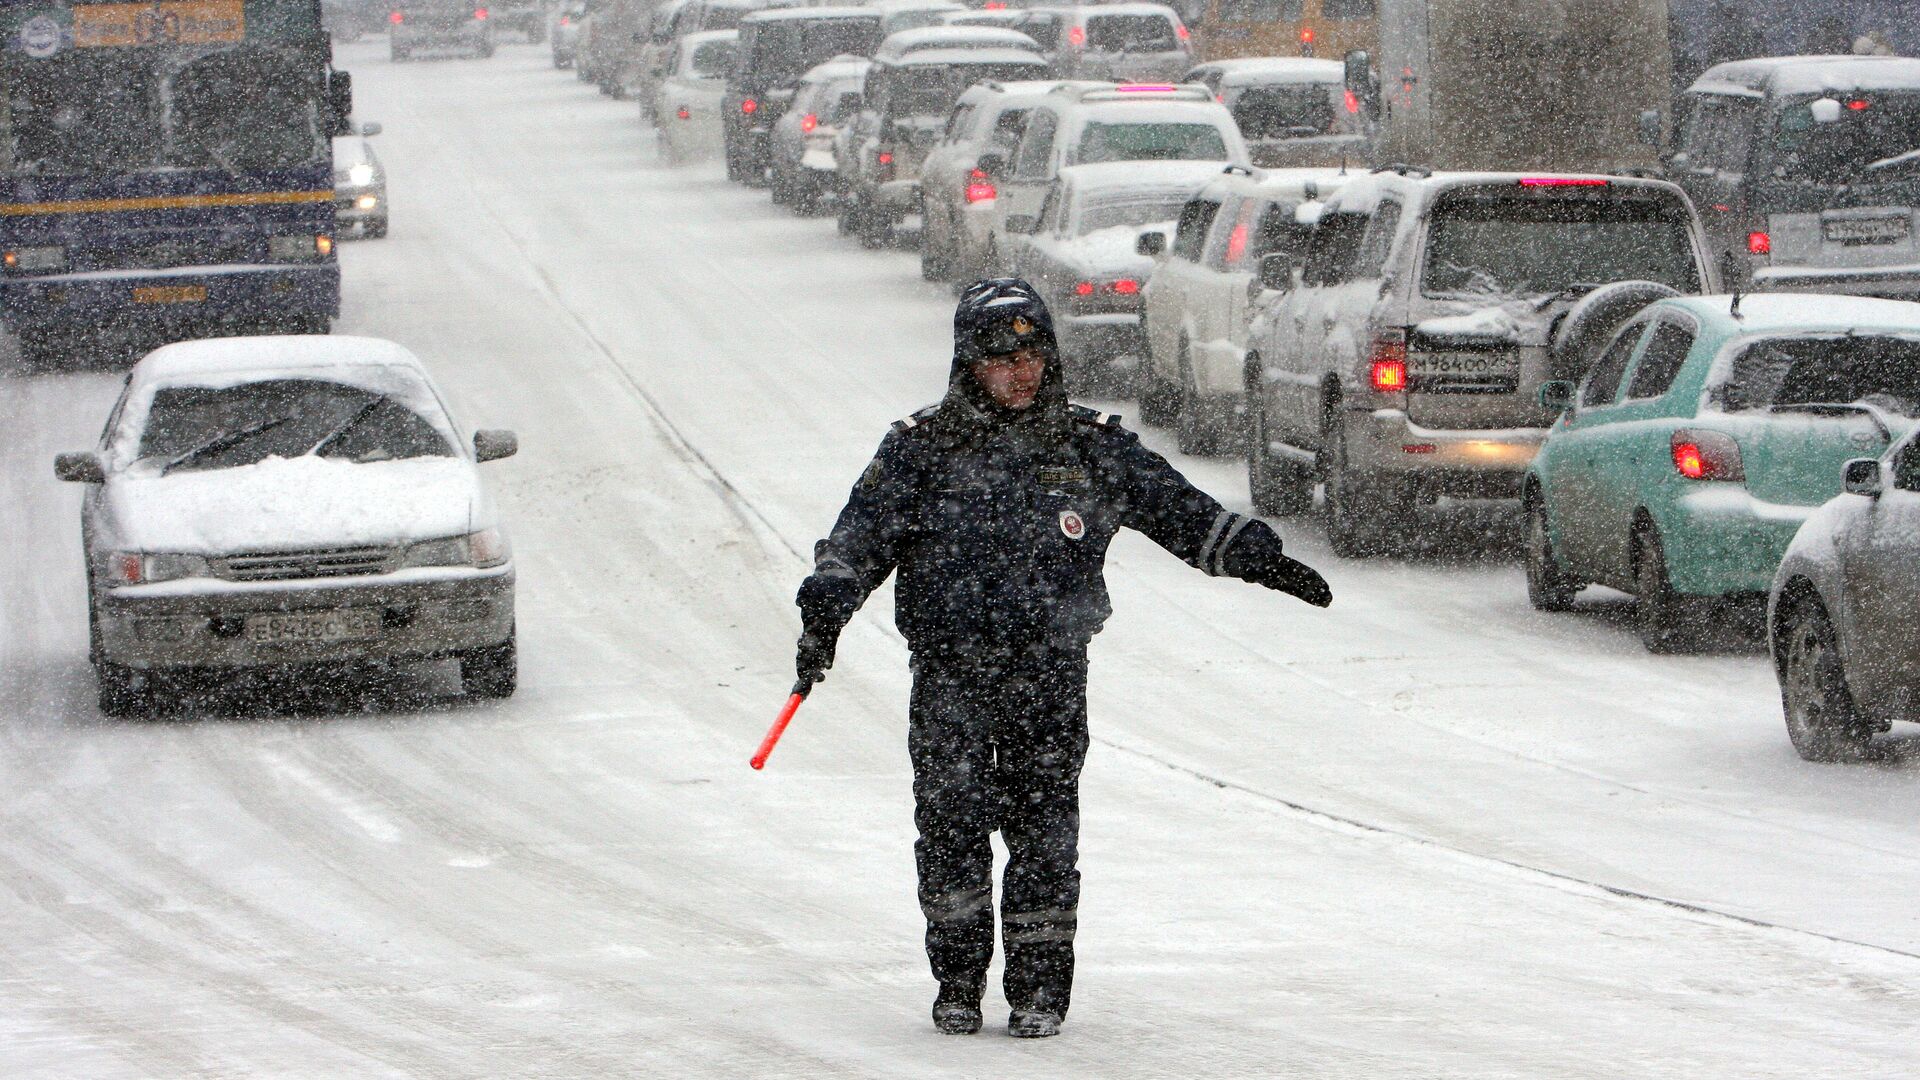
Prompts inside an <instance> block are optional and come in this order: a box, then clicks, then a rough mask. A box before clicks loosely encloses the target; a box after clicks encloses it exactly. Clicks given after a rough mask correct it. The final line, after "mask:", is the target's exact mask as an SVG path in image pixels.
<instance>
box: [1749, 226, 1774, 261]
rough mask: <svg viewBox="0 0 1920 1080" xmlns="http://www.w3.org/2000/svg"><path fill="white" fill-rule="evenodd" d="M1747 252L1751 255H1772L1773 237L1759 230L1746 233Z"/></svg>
mask: <svg viewBox="0 0 1920 1080" xmlns="http://www.w3.org/2000/svg"><path fill="white" fill-rule="evenodd" d="M1747 252H1748V253H1749V254H1753V255H1771V254H1773V237H1772V236H1770V235H1769V234H1767V233H1766V232H1763V231H1761V230H1759V229H1755V230H1754V231H1752V232H1750V233H1748V234H1747Z"/></svg>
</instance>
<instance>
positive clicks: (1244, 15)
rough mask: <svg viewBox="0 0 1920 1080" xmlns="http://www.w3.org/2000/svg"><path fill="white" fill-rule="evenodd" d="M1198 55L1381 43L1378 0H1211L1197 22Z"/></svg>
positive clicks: (1336, 54) (1329, 53) (1287, 52)
mask: <svg viewBox="0 0 1920 1080" xmlns="http://www.w3.org/2000/svg"><path fill="white" fill-rule="evenodd" d="M1193 37H1194V43H1193V44H1194V50H1193V53H1194V58H1195V60H1196V61H1199V60H1230V59H1233V58H1235V57H1241V56H1318V57H1325V58H1328V59H1332V60H1338V59H1340V58H1341V57H1343V56H1345V55H1347V54H1348V53H1350V52H1353V51H1354V50H1356V49H1359V50H1365V51H1366V52H1368V53H1375V52H1378V51H1379V48H1380V11H1379V3H1378V2H1377V0H1205V7H1204V8H1203V9H1202V13H1201V15H1200V17H1199V19H1198V20H1197V21H1196V22H1195V23H1194V25H1193Z"/></svg>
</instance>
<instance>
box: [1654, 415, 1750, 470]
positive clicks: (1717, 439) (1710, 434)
mask: <svg viewBox="0 0 1920 1080" xmlns="http://www.w3.org/2000/svg"><path fill="white" fill-rule="evenodd" d="M1671 442H1672V447H1673V468H1674V470H1675V471H1676V472H1678V473H1679V474H1680V475H1681V476H1684V477H1686V478H1687V479H1689V480H1733V481H1745V480H1746V478H1747V470H1746V466H1745V465H1744V464H1743V463H1742V462H1741V460H1740V444H1739V443H1737V442H1734V441H1733V436H1731V435H1728V434H1726V433H1725V432H1720V431H1695V430H1690V429H1687V428H1681V429H1680V430H1679V431H1676V432H1674V433H1673V438H1672V440H1671Z"/></svg>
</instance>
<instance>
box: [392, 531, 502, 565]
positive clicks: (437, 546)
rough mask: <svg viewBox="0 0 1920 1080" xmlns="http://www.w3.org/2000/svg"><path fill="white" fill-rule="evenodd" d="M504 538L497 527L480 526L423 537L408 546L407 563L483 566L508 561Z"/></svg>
mask: <svg viewBox="0 0 1920 1080" xmlns="http://www.w3.org/2000/svg"><path fill="white" fill-rule="evenodd" d="M507 554H508V551H507V538H506V536H505V535H504V534H502V533H501V531H500V530H499V529H482V530H480V531H479V532H476V533H469V534H468V535H466V536H449V537H447V538H446V539H444V540H426V541H423V542H421V543H418V544H415V545H413V546H412V547H410V548H408V549H407V562H406V565H407V566H409V567H416V566H471V567H475V568H477V569H482V570H484V569H486V568H488V567H492V566H499V565H501V564H502V563H504V562H506V561H507Z"/></svg>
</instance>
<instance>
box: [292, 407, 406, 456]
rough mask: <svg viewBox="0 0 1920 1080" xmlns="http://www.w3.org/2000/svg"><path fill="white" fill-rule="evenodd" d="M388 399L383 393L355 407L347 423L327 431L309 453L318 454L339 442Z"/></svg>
mask: <svg viewBox="0 0 1920 1080" xmlns="http://www.w3.org/2000/svg"><path fill="white" fill-rule="evenodd" d="M386 401H387V397H386V395H385V394H382V395H380V396H379V397H377V398H374V399H373V400H372V401H369V402H367V403H366V404H365V405H362V406H360V407H359V408H358V409H355V410H354V413H353V415H352V416H349V417H347V419H346V422H345V423H343V424H341V425H340V426H339V427H337V428H334V429H333V430H332V431H329V432H327V433H326V435H325V436H323V437H322V438H321V439H320V441H319V442H317V443H314V444H313V446H312V447H311V448H310V449H308V451H307V453H309V454H314V455H318V454H319V453H320V452H321V451H323V450H325V449H326V448H327V447H329V446H332V445H333V444H334V443H336V442H338V441H339V440H340V438H341V437H342V436H344V435H345V434H346V433H347V432H349V431H352V430H353V429H354V427H355V426H357V425H358V424H359V423H360V421H362V420H365V419H366V418H367V415H368V414H369V413H371V412H373V410H375V409H377V408H379V407H380V406H381V405H384V404H386Z"/></svg>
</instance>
